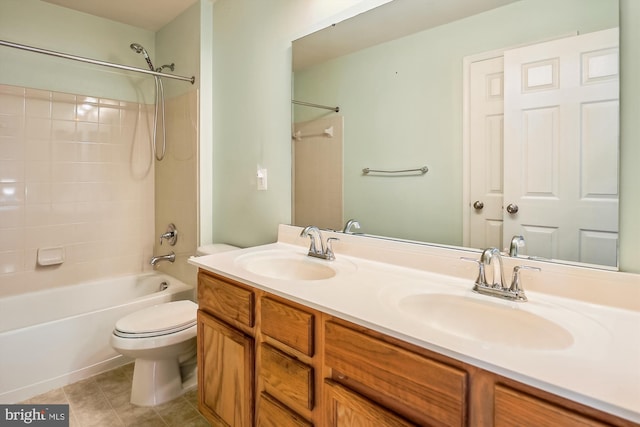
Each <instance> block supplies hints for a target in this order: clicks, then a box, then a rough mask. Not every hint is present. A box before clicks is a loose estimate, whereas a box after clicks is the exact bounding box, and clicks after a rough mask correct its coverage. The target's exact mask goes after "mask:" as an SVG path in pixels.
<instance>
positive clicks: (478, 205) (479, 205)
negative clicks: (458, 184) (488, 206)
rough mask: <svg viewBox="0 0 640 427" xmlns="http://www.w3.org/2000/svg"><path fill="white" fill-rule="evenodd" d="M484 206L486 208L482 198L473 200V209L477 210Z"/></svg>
mask: <svg viewBox="0 0 640 427" xmlns="http://www.w3.org/2000/svg"><path fill="white" fill-rule="evenodd" d="M482 208H484V203H482V202H481V201H480V200H476V201H475V202H473V209H475V210H478V211H480V210H482Z"/></svg>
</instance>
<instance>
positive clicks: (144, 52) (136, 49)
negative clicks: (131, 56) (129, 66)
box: [129, 43, 155, 71]
mask: <svg viewBox="0 0 640 427" xmlns="http://www.w3.org/2000/svg"><path fill="white" fill-rule="evenodd" d="M129 47H130V48H131V49H132V50H133V51H134V52H135V53H141V54H142V56H144V59H145V61H147V65H148V66H149V69H150V70H151V71H155V69H154V68H153V63H152V62H151V58H149V54H148V53H147V50H146V49H145V48H144V47H142V45H141V44H138V43H131V44H130V45H129Z"/></svg>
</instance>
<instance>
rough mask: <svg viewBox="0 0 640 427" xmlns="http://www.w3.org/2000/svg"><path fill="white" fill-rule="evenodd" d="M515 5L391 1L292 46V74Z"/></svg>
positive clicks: (502, 1) (471, 0)
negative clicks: (349, 54) (459, 20)
mask: <svg viewBox="0 0 640 427" xmlns="http://www.w3.org/2000/svg"><path fill="white" fill-rule="evenodd" d="M516 1H519V0H482V1H479V0H446V1H442V0H395V1H391V2H389V3H385V4H383V5H382V6H379V7H377V8H375V9H372V10H369V11H367V12H366V13H362V14H360V15H357V16H354V17H353V18H350V19H348V20H347V21H343V22H338V23H336V24H334V25H333V26H330V27H327V28H325V29H323V30H320V31H317V32H315V33H313V34H309V35H308V36H306V37H303V38H301V39H298V40H296V41H295V43H293V70H294V71H296V70H301V69H304V68H306V67H309V66H311V65H313V64H317V63H321V62H325V61H327V60H328V59H330V58H336V57H338V56H341V55H345V54H348V53H351V52H355V51H358V50H361V49H364V48H366V47H369V46H374V45H377V44H379V43H383V42H385V41H389V40H393V39H396V38H400V37H404V36H407V35H409V34H413V33H415V32H418V31H424V30H426V29H428V28H433V27H437V26H439V25H443V24H447V23H449V22H452V21H455V20H458V19H463V18H465V17H468V16H472V15H475V14H478V13H481V12H485V11H488V10H491V9H494V8H497V7H501V6H505V5H507V4H509V3H513V2H516ZM371 29H375V31H372V30H371Z"/></svg>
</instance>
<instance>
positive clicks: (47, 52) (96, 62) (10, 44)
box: [0, 40, 196, 84]
mask: <svg viewBox="0 0 640 427" xmlns="http://www.w3.org/2000/svg"><path fill="white" fill-rule="evenodd" d="M0 46H7V47H13V48H15V49H21V50H26V51H29V52H35V53H42V54H45V55H50V56H57V57H58V58H65V59H71V60H74V61H80V62H87V63H89V64H94V65H102V66H103V67H111V68H118V69H120V70H127V71H135V72H137V73H144V74H151V75H152V76H159V77H166V78H169V79H176V80H184V81H187V82H191V84H193V83H195V81H196V78H195V77H184V76H178V75H175V74H166V73H160V72H158V71H151V70H145V69H143V68H137V67H130V66H128V65H121V64H114V63H113V62H106V61H99V60H97V59H91V58H85V57H82V56H75V55H69V54H67V53H62V52H56V51H55V50H47V49H40V48H38V47H33V46H27V45H24V44H19V43H13V42H8V41H6V40H0Z"/></svg>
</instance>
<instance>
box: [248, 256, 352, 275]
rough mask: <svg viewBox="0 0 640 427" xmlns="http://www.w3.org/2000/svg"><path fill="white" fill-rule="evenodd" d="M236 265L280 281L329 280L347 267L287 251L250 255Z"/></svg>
mask: <svg viewBox="0 0 640 427" xmlns="http://www.w3.org/2000/svg"><path fill="white" fill-rule="evenodd" d="M236 263H237V265H238V266H240V267H241V268H243V269H245V270H247V271H249V272H251V273H254V274H257V275H260V276H264V277H270V278H272V279H280V280H324V279H330V278H332V277H334V276H335V275H336V274H337V273H338V271H343V270H345V268H347V267H348V266H347V265H346V264H345V262H344V261H338V260H334V261H327V260H322V259H318V258H313V257H309V256H307V255H306V254H301V253H296V252H288V251H264V252H255V253H250V254H246V255H243V256H241V257H239V258H238V259H237V260H236ZM354 269H355V268H354Z"/></svg>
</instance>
